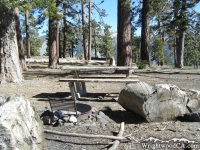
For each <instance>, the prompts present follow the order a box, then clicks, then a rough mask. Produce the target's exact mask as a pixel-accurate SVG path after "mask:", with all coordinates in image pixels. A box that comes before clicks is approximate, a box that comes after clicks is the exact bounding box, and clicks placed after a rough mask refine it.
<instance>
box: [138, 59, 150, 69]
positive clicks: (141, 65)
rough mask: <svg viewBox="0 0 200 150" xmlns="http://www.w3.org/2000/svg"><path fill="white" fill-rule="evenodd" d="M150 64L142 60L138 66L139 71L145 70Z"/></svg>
mask: <svg viewBox="0 0 200 150" xmlns="http://www.w3.org/2000/svg"><path fill="white" fill-rule="evenodd" d="M148 64H149V63H148V62H147V61H146V60H142V61H140V62H139V63H138V64H137V66H138V69H145V68H146V66H147V65H148Z"/></svg>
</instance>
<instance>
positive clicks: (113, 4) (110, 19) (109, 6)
mask: <svg viewBox="0 0 200 150" xmlns="http://www.w3.org/2000/svg"><path fill="white" fill-rule="evenodd" d="M100 3H101V0H96V4H100ZM99 8H101V9H105V10H106V14H108V16H107V17H104V18H103V20H104V22H105V23H106V24H108V25H110V26H111V30H114V31H117V0H104V3H102V4H101V5H99ZM93 17H94V16H93ZM97 19H98V17H97Z"/></svg>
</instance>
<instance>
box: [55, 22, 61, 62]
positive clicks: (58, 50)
mask: <svg viewBox="0 0 200 150" xmlns="http://www.w3.org/2000/svg"><path fill="white" fill-rule="evenodd" d="M59 37H60V26H59V23H57V36H56V44H57V45H56V49H57V52H56V54H57V58H58V59H57V61H58V64H59V52H60V38H59Z"/></svg>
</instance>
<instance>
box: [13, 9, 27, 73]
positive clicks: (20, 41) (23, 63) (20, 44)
mask: <svg viewBox="0 0 200 150" xmlns="http://www.w3.org/2000/svg"><path fill="white" fill-rule="evenodd" d="M14 14H15V22H16V25H15V27H16V32H17V44H18V50H19V60H20V66H21V68H22V70H27V66H26V60H25V55H24V45H23V39H22V32H21V27H20V19H19V10H18V8H17V7H15V8H14Z"/></svg>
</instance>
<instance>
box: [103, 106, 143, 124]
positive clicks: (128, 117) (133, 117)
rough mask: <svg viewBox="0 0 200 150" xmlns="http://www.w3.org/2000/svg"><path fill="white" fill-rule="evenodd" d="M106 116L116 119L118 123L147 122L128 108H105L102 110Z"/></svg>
mask: <svg viewBox="0 0 200 150" xmlns="http://www.w3.org/2000/svg"><path fill="white" fill-rule="evenodd" d="M102 112H103V113H104V114H105V115H106V116H108V117H109V118H110V119H112V120H113V121H115V122H116V123H121V122H124V123H125V124H140V123H145V122H147V121H146V120H145V119H143V118H142V117H140V116H138V115H137V114H134V113H132V112H130V111H126V110H123V111H121V110H114V111H113V110H110V109H107V110H103V111H102Z"/></svg>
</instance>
